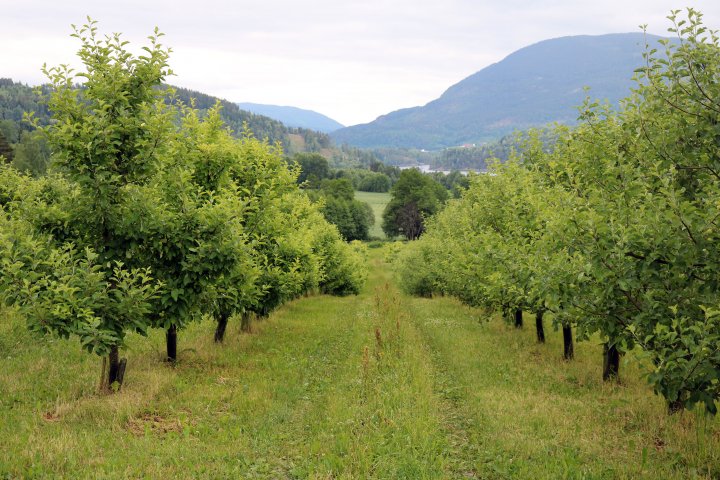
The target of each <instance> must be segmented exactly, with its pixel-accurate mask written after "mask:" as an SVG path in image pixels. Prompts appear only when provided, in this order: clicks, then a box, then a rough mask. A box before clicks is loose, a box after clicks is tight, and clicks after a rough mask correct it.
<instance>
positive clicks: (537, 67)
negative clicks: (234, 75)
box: [331, 33, 662, 149]
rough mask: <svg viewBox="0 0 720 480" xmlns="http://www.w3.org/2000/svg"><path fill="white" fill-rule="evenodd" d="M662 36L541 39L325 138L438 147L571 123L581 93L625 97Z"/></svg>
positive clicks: (371, 145)
mask: <svg viewBox="0 0 720 480" xmlns="http://www.w3.org/2000/svg"><path fill="white" fill-rule="evenodd" d="M661 38H662V37H658V36H654V35H645V34H643V33H620V34H606V35H576V36H569V37H559V38H554V39H548V40H543V41H540V42H537V43H534V44H532V45H529V46H527V47H523V48H521V49H519V50H517V51H515V52H513V53H511V54H510V55H508V56H506V57H505V58H504V59H502V60H501V61H499V62H496V63H493V64H491V65H488V66H487V67H485V68H483V69H481V70H479V71H478V72H476V73H474V74H472V75H470V76H468V77H466V78H465V79H463V80H461V81H460V82H458V83H456V84H454V85H452V86H450V87H449V88H448V89H447V90H445V92H443V94H442V95H441V96H440V97H439V98H437V99H435V100H433V101H431V102H428V103H427V104H426V105H424V106H418V107H411V108H405V109H402V110H396V111H394V112H390V113H388V114H386V115H382V116H380V117H378V118H377V119H376V120H374V121H373V122H370V123H367V124H362V125H355V126H351V127H346V128H344V129H341V130H338V131H335V132H333V133H332V134H331V137H332V138H333V140H334V141H335V142H337V143H348V144H350V145H354V146H357V147H366V148H378V147H400V148H424V149H439V148H446V147H451V146H458V145H463V144H467V143H483V142H487V141H492V140H497V139H499V138H501V137H502V136H504V135H507V134H508V133H511V132H512V131H514V130H524V129H527V128H531V127H537V126H542V125H546V124H548V123H552V122H559V123H565V124H574V123H575V122H576V120H577V116H578V111H577V107H578V106H579V105H581V104H582V102H583V100H584V98H585V96H586V94H587V95H590V96H591V97H592V98H597V99H600V100H607V101H609V102H610V103H611V104H617V103H618V101H619V100H620V99H622V98H624V97H626V96H627V95H628V94H629V93H630V88H631V87H632V86H633V85H634V82H633V81H632V76H633V73H634V70H635V69H636V68H638V67H640V66H641V65H642V62H643V57H642V54H643V52H644V51H645V43H646V42H648V43H650V44H651V45H653V46H654V45H655V44H656V43H657V41H658V40H659V39H661ZM585 86H589V87H590V90H589V92H587V93H586V91H585V90H584V87H585Z"/></svg>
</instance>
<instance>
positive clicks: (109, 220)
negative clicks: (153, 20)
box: [3, 22, 171, 355]
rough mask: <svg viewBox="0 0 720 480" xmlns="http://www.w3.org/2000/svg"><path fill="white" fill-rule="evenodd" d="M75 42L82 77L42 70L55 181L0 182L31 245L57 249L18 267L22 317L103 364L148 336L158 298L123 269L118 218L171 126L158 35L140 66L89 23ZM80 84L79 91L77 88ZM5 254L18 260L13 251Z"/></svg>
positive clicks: (140, 270) (140, 273) (123, 240)
mask: <svg viewBox="0 0 720 480" xmlns="http://www.w3.org/2000/svg"><path fill="white" fill-rule="evenodd" d="M73 36H74V37H76V38H78V39H79V40H80V41H81V42H82V46H81V49H80V51H79V53H78V55H79V56H80V59H81V61H82V62H83V64H84V66H85V71H84V72H82V73H77V74H76V73H75V72H73V71H72V70H71V69H69V67H67V66H60V67H56V68H49V69H48V68H45V69H44V72H45V73H46V75H47V76H48V78H49V80H50V82H51V86H52V88H51V93H50V97H49V105H50V108H51V109H52V111H53V113H54V120H55V121H54V122H53V123H52V124H51V125H50V126H48V127H46V128H45V133H46V134H47V138H48V142H49V144H50V146H51V148H52V149H53V151H54V154H55V160H56V162H55V164H56V166H57V170H58V171H59V172H60V174H61V176H59V177H58V176H52V177H49V178H47V179H43V180H39V181H36V182H32V181H30V180H29V179H27V181H25V180H23V181H22V182H20V184H19V185H17V186H15V187H13V188H9V187H10V185H11V184H12V183H13V180H14V179H15V180H17V179H18V178H20V177H16V176H15V174H13V173H12V172H10V171H9V170H6V171H4V172H3V177H4V180H3V184H4V185H5V186H6V187H8V188H6V189H5V190H6V194H7V195H8V197H7V198H6V200H7V201H8V203H6V204H5V208H6V211H8V212H11V213H13V214H14V215H16V216H17V218H18V219H17V220H15V221H17V222H22V221H23V219H25V220H27V222H28V223H31V224H32V227H33V228H31V229H30V230H31V231H32V230H34V231H35V232H37V233H31V236H32V237H33V238H34V236H35V235H39V237H38V238H47V237H46V236H45V235H48V234H49V235H51V237H50V238H51V239H52V240H53V241H52V243H47V242H45V243H44V245H46V246H47V248H46V249H40V250H38V254H37V258H36V261H30V260H31V258H30V257H27V258H26V259H25V260H21V263H22V265H20V264H16V265H18V267H19V268H21V269H22V270H23V271H24V275H26V277H27V279H28V280H27V282H25V283H24V284H23V288H22V290H20V291H19V292H18V291H14V289H15V288H17V284H16V285H14V286H13V288H12V289H10V292H9V294H10V295H12V296H15V298H16V300H17V301H18V302H19V303H20V304H21V305H24V306H25V307H26V311H27V312H28V322H29V326H30V328H31V329H33V330H38V331H42V332H46V333H50V332H54V333H57V334H59V335H61V336H68V335H70V334H77V335H78V336H79V337H80V339H81V341H82V342H83V344H84V345H85V346H86V347H87V348H88V349H89V350H92V351H94V352H95V353H97V354H99V355H104V354H107V353H108V352H109V351H110V350H111V349H117V348H118V347H119V346H121V345H122V343H123V339H124V336H125V333H126V332H127V331H128V330H135V331H139V332H145V330H146V328H147V320H146V314H147V313H148V311H149V302H150V301H151V300H152V299H153V298H154V296H155V294H156V291H157V288H158V285H157V284H156V283H155V282H153V281H152V280H151V278H150V273H149V270H148V269H147V268H146V266H138V267H136V268H128V267H126V266H125V263H126V261H127V260H128V259H130V255H129V252H130V250H129V242H128V239H129V234H130V232H129V231H128V229H127V227H128V225H127V222H125V220H124V219H123V217H122V215H123V211H124V210H125V209H127V208H128V206H130V205H132V203H133V202H135V201H137V199H136V198H133V197H132V196H131V195H129V192H130V191H131V190H132V188H133V186H134V185H139V184H143V183H145V182H147V181H148V180H149V179H150V178H151V176H152V174H153V173H154V168H155V166H156V163H157V159H158V157H159V156H160V155H161V154H162V152H163V145H164V144H165V142H164V140H165V139H166V138H167V135H166V132H167V131H168V130H169V129H170V127H171V123H170V121H169V120H170V119H169V117H168V115H167V114H166V111H165V108H164V106H163V104H162V102H161V101H159V95H160V92H159V91H158V89H157V88H156V87H157V86H158V85H160V83H161V81H162V80H163V78H164V77H165V76H166V75H167V74H169V73H170V72H169V70H168V68H167V64H166V60H167V51H166V50H165V49H164V48H163V47H162V46H161V45H160V44H159V42H158V38H159V36H160V35H159V34H158V33H157V32H156V34H155V35H154V36H152V37H150V41H151V44H150V47H146V48H145V53H146V55H144V56H141V57H138V58H135V57H133V56H132V55H131V54H129V53H128V52H127V51H126V50H125V48H124V46H125V42H123V41H122V40H121V39H120V37H119V35H115V36H112V37H107V38H105V39H104V40H101V39H100V38H98V35H97V29H96V26H95V23H94V22H90V23H89V24H88V25H86V26H84V27H82V28H79V29H76V30H75V33H74V35H73ZM79 78H84V79H85V82H84V84H83V88H82V89H78V88H74V85H75V84H76V82H77V81H78V80H79ZM13 245H14V246H13V248H15V247H17V248H20V245H22V244H21V243H16V244H13ZM8 248H10V247H9V246H8ZM5 254H10V255H15V253H13V249H12V248H11V249H10V250H5ZM17 254H18V255H24V253H23V252H22V250H20V251H19V253H17Z"/></svg>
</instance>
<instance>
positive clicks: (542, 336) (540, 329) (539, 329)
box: [535, 309, 545, 343]
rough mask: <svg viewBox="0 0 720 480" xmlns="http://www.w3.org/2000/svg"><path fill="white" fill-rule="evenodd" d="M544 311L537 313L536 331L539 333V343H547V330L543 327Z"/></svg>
mask: <svg viewBox="0 0 720 480" xmlns="http://www.w3.org/2000/svg"><path fill="white" fill-rule="evenodd" d="M544 314H545V311H544V310H542V309H541V310H538V311H537V312H536V313H535V331H536V332H537V340H538V343H545V328H544V327H543V316H544Z"/></svg>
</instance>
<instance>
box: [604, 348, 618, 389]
mask: <svg viewBox="0 0 720 480" xmlns="http://www.w3.org/2000/svg"><path fill="white" fill-rule="evenodd" d="M619 373H620V352H619V351H618V349H617V347H616V346H615V345H610V344H609V343H605V344H604V345H603V376H602V378H603V380H604V381H608V380H610V379H611V378H614V379H617V378H618V375H619Z"/></svg>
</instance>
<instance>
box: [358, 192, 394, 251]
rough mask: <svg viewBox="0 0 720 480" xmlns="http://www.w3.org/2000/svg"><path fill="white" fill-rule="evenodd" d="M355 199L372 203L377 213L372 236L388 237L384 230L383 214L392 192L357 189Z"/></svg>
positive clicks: (371, 228)
mask: <svg viewBox="0 0 720 480" xmlns="http://www.w3.org/2000/svg"><path fill="white" fill-rule="evenodd" d="M355 199H356V200H360V201H361V202H365V203H368V204H370V206H371V207H372V209H373V212H374V213H375V224H374V225H373V226H372V227H370V236H371V237H375V238H383V239H384V238H386V237H385V232H383V231H382V214H383V212H384V211H385V206H386V205H387V204H388V203H389V202H390V194H389V193H373V192H360V191H355Z"/></svg>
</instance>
